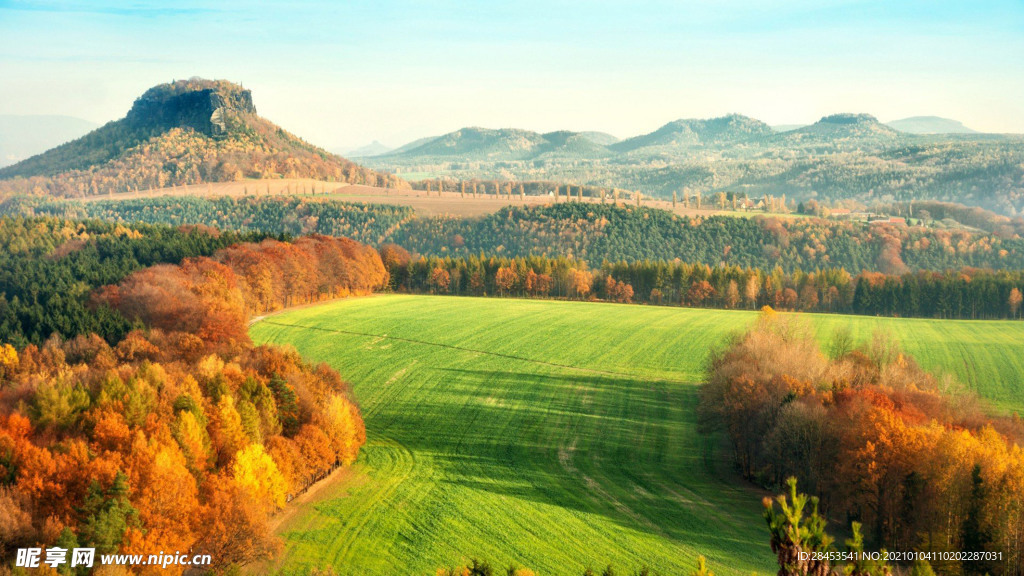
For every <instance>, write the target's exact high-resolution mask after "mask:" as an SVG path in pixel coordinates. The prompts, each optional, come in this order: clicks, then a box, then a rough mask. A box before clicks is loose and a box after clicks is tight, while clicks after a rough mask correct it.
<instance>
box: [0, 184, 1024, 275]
mask: <svg viewBox="0 0 1024 576" xmlns="http://www.w3.org/2000/svg"><path fill="white" fill-rule="evenodd" d="M923 206H925V207H928V208H930V209H931V210H934V211H935V216H936V217H939V218H944V217H946V216H955V217H956V218H957V219H959V220H961V221H963V222H964V223H965V224H968V225H970V226H972V227H977V228H982V229H987V230H990V232H985V231H983V230H976V229H975V230H971V229H967V228H965V227H960V228H953V229H949V228H940V227H921V226H911V227H908V226H902V225H893V224H878V223H872V224H866V223H863V222H851V221H837V220H831V219H823V218H774V217H755V218H736V217H731V216H715V217H710V218H688V217H681V216H676V215H674V214H672V213H671V212H668V211H665V210H658V209H653V208H644V207H641V208H637V207H633V206H621V205H620V206H614V205H612V204H591V203H578V202H562V203H556V204H552V205H547V206H536V207H508V208H504V209H502V210H501V211H499V212H497V213H495V214H491V215H489V216H484V217H481V218H452V217H444V216H441V217H417V216H416V215H415V214H414V212H413V211H412V210H411V209H410V208H408V207H402V206H389V205H376V204H359V203H348V202H341V201H337V200H329V199H310V198H285V197H264V198H253V197H249V198H237V199H234V198H217V199H207V198H189V197H162V198H149V199H134V200H124V201H106V200H103V201H97V202H87V203H79V202H73V201H60V200H44V199H39V198H16V199H12V200H8V201H6V202H0V215H4V214H7V215H49V216H58V217H61V218H72V219H81V218H96V219H101V220H110V221H120V222H123V223H125V224H126V225H132V224H134V223H148V224H170V225H174V226H180V225H188V224H202V225H206V226H212V227H217V228H222V229H224V230H233V231H251V232H263V233H269V234H293V235H299V234H330V235H335V236H338V235H340V236H348V237H351V238H354V239H357V240H359V241H362V242H367V243H370V244H381V243H395V244H399V245H401V246H404V247H405V248H407V249H409V250H410V251H412V252H415V253H419V254H421V255H423V256H437V257H444V256H470V255H473V256H478V255H480V254H485V255H488V256H506V257H520V256H531V255H532V256H550V257H563V256H564V257H569V258H573V259H576V260H582V261H585V262H587V263H588V264H589V265H590V266H591V267H595V268H596V267H598V266H600V265H601V264H602V263H603V262H606V261H609V262H639V261H643V260H659V261H673V260H679V261H682V262H688V263H691V264H698V263H700V264H708V265H711V266H715V265H718V264H728V265H734V266H742V267H750V268H760V269H763V270H771V269H773V268H775V267H776V266H778V267H780V268H782V269H783V270H785V271H786V272H793V271H795V270H805V271H811V270H814V269H818V268H821V269H824V268H845V269H846V270H848V271H850V272H852V273H859V272H861V271H872V272H884V273H887V274H902V273H905V272H913V271H919V270H939V271H942V270H954V269H961V268H965V267H974V268H991V269H997V270H998V269H1024V239H1022V238H1021V231H1022V229H1021V227H1020V224H1019V222H1018V221H1006V222H1003V221H1002V220H999V221H995V222H994V221H991V219H986V218H985V213H983V212H980V211H977V210H971V209H966V208H963V207H960V209H956V208H955V207H953V206H952V205H948V206H947V205H940V204H927V205H923ZM892 209H893V210H896V207H893V208H892ZM921 209H922V211H923V210H924V208H921ZM963 213H966V216H965V215H964V214H963ZM990 216H992V215H990ZM968 217H969V218H968ZM1003 220H1005V219H1003ZM934 225H935V226H940V225H944V224H943V223H942V222H934Z"/></svg>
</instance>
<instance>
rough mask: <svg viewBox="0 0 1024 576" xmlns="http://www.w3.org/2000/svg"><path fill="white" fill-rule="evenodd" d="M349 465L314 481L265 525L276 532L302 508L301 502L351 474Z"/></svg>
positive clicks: (304, 502) (314, 496) (311, 498)
mask: <svg viewBox="0 0 1024 576" xmlns="http://www.w3.org/2000/svg"><path fill="white" fill-rule="evenodd" d="M352 473H353V472H352V467H351V466H339V467H338V468H336V469H335V470H334V472H331V473H330V474H328V475H327V477H326V478H324V479H322V480H319V481H317V482H314V483H313V484H312V485H311V486H310V487H309V490H306V491H305V492H303V493H302V494H299V495H298V496H296V497H295V498H292V501H291V502H289V503H288V504H286V505H285V507H284V509H283V510H281V511H280V512H278V513H277V514H275V515H274V516H273V517H272V518H271V519H270V520H269V521H268V522H267V526H269V527H270V531H271V532H277V530H278V529H279V528H280V527H281V526H282V525H283V524H284V523H285V522H287V521H288V520H290V519H291V518H292V517H294V516H295V514H296V513H298V512H299V510H301V509H302V505H303V504H307V503H309V502H313V501H315V500H316V497H317V495H318V494H320V492H323V490H324V489H325V488H327V487H330V486H334V485H335V484H337V483H339V482H342V481H344V480H346V479H348V478H350V477H351V476H352Z"/></svg>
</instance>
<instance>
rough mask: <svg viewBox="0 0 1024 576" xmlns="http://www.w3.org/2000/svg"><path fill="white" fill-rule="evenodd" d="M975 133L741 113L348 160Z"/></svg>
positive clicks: (459, 141)
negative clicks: (639, 128) (779, 121)
mask: <svg viewBox="0 0 1024 576" xmlns="http://www.w3.org/2000/svg"><path fill="white" fill-rule="evenodd" d="M901 133H903V134H977V132H975V131H974V130H971V129H970V128H967V127H966V126H964V125H963V124H961V123H960V122H957V121H956V120H950V119H947V118H939V117H937V116H917V117H913V118H905V119H902V120H895V121H893V122H889V123H885V124H883V123H881V122H879V121H878V120H877V119H876V118H875V117H874V116H871V115H870V114H834V115H831V116H825V117H824V118H822V119H821V120H819V121H818V122H815V123H814V124H810V125H807V124H784V125H777V126H769V125H768V124H765V123H764V122H762V121H760V120H757V119H755V118H750V117H748V116H743V115H739V114H730V115H728V116H723V117H721V118H711V119H684V120H674V121H672V122H669V123H668V124H665V125H664V126H662V127H661V128H658V129H657V130H655V131H654V132H651V133H648V134H642V135H640V136H634V137H632V138H627V139H625V140H618V139H617V138H616V137H614V136H612V135H610V134H605V133H602V132H568V131H559V132H548V133H546V134H541V133H538V132H532V131H529V130H520V129H515V128H503V129H488V128H479V127H472V128H463V129H461V130H456V131H455V132H449V133H448V134H444V135H441V136H433V137H428V138H421V139H419V140H416V141H413V142H410V143H408V144H406V145H404V146H401V147H399V148H396V149H394V150H385V147H384V146H383V145H380V143H379V142H375V143H374V144H373V145H370V146H367V147H364V148H360V149H358V151H351V152H350V155H351V156H354V157H371V156H376V157H381V159H382V160H388V159H394V160H397V161H400V160H402V159H408V160H416V159H423V160H428V159H438V158H462V159H465V160H492V161H514V160H531V159H545V158H551V157H565V158H593V159H597V158H606V157H609V156H615V155H616V154H621V153H628V152H633V151H636V150H648V151H649V150H657V151H659V152H664V151H666V150H667V149H691V148H724V147H730V146H735V145H741V144H756V145H766V146H773V147H786V146H797V147H799V146H804V145H815V144H818V145H820V144H833V145H840V146H841V145H842V144H844V143H851V142H857V143H859V144H863V143H865V142H867V143H874V144H882V145H884V144H888V143H891V142H893V141H894V140H898V139H899V138H900V137H901V135H903V134H901Z"/></svg>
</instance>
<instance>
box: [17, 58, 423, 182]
mask: <svg viewBox="0 0 1024 576" xmlns="http://www.w3.org/2000/svg"><path fill="white" fill-rule="evenodd" d="M278 177H286V178H316V179H320V180H329V181H337V182H351V183H357V184H370V185H375V186H376V185H379V186H391V187H396V186H402V185H403V184H404V183H403V182H402V181H401V179H399V178H397V177H395V176H391V175H388V174H383V173H380V172H376V171H373V170H370V169H366V168H363V167H361V166H359V165H357V164H355V163H353V162H350V161H348V160H345V159H344V158H341V157H340V156H336V155H334V154H331V153H329V152H327V151H325V150H322V149H320V148H317V147H316V146H313V145H312V144H309V143H307V142H305V141H303V140H301V139H300V138H298V137H297V136H295V135H293V134H291V133H289V132H287V131H285V130H284V129H283V128H281V127H279V126H277V125H275V124H273V123H271V122H269V121H267V120H265V119H263V118H261V117H260V116H259V115H258V114H257V113H256V107H255V105H254V104H253V100H252V94H251V93H250V91H249V90H246V89H244V88H242V87H241V86H239V85H236V84H232V83H230V82H226V81H223V80H203V79H198V78H193V79H190V80H182V81H176V82H172V83H170V84H161V85H159V86H156V87H154V88H151V89H149V90H147V91H146V92H145V93H144V94H143V95H142V96H140V97H139V98H138V99H137V100H136V101H135V104H134V105H133V106H132V108H131V110H129V112H128V114H127V115H126V116H125V117H124V118H122V119H120V120H116V121H114V122H110V123H108V124H106V125H105V126H102V127H101V128H98V129H96V130H94V131H92V132H90V133H89V134H86V135H85V136H83V137H81V138H79V139H77V140H73V141H71V142H68V143H66V144H63V145H61V146H58V147H57V148H54V149H52V150H49V151H47V152H44V153H42V154H39V155H37V156H33V157H31V158H28V159H27V160H23V161H22V162H19V163H17V164H14V165H13V166H8V167H7V168H4V169H2V170H0V190H3V189H8V190H15V191H20V192H31V193H40V192H47V193H50V194H54V195H59V196H87V195H93V194H105V193H109V192H125V191H131V190H145V189H150V188H162V187H165V186H173V185H187V184H197V183H202V182H223V181H232V180H239V179H242V178H278Z"/></svg>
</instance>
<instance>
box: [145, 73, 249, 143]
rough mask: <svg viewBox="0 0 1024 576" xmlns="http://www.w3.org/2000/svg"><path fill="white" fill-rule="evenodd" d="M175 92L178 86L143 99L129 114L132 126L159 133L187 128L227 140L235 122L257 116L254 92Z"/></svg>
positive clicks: (218, 88) (164, 87) (225, 89)
mask: <svg viewBox="0 0 1024 576" xmlns="http://www.w3.org/2000/svg"><path fill="white" fill-rule="evenodd" d="M175 88H176V85H175V84H170V85H167V84H165V85H162V86H157V87H156V88H153V89H150V90H149V91H147V92H146V93H145V94H143V95H142V96H140V97H139V98H138V99H137V100H135V104H134V105H133V106H132V109H131V110H130V111H129V112H128V117H127V120H128V122H129V124H131V125H133V126H135V127H139V128H149V129H157V130H166V129H170V128H175V127H182V128H184V127H188V128H192V129H194V130H196V131H198V132H202V133H203V134H206V135H207V136H224V135H226V134H227V133H228V131H229V130H230V129H231V125H232V121H233V120H234V119H236V118H238V117H239V116H240V115H247V114H256V107H255V106H253V104H252V92H250V91H249V90H245V89H242V88H240V87H237V86H231V87H225V86H213V87H204V88H200V89H198V90H187V91H181V90H176V89H175Z"/></svg>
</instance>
